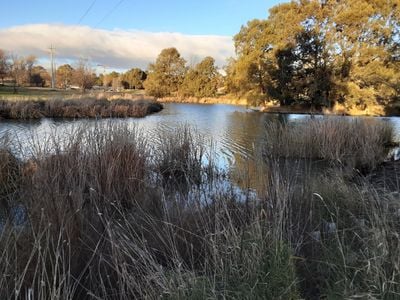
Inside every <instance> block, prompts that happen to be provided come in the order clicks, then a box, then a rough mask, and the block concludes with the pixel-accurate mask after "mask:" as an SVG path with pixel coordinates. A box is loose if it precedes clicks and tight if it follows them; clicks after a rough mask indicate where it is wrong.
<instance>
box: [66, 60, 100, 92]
mask: <svg viewBox="0 0 400 300" xmlns="http://www.w3.org/2000/svg"><path fill="white" fill-rule="evenodd" d="M94 81H95V78H94V76H93V72H92V69H91V68H90V66H89V64H88V63H87V61H85V60H79V62H78V64H77V67H76V68H75V70H74V72H73V79H72V82H73V83H75V84H76V85H78V86H79V87H80V88H81V89H82V91H83V92H84V91H85V90H86V89H90V88H92V86H93V84H94Z"/></svg>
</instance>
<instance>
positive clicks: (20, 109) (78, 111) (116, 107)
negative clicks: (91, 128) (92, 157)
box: [0, 97, 163, 119]
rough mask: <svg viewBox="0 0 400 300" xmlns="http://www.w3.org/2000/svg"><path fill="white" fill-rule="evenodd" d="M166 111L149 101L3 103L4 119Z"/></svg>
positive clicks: (139, 114) (141, 114)
mask: <svg viewBox="0 0 400 300" xmlns="http://www.w3.org/2000/svg"><path fill="white" fill-rule="evenodd" d="M162 108H163V106H162V104H160V103H158V102H156V101H153V100H146V99H141V100H129V99H118V100H107V99H96V98H90V97H85V98H80V99H61V100H8V101H7V100H0V119H39V118H44V117H46V118H111V117H112V118H125V117H144V116H146V115H148V114H151V113H155V112H159V111H160V110H162Z"/></svg>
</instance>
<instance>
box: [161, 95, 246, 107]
mask: <svg viewBox="0 0 400 300" xmlns="http://www.w3.org/2000/svg"><path fill="white" fill-rule="evenodd" d="M158 101H160V102H163V103H196V104H230V105H247V104H248V101H247V100H246V99H244V98H238V97H235V96H230V95H227V96H219V97H211V98H196V97H184V98H182V97H164V98H159V99H158Z"/></svg>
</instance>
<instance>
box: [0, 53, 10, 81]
mask: <svg viewBox="0 0 400 300" xmlns="http://www.w3.org/2000/svg"><path fill="white" fill-rule="evenodd" d="M9 71H10V64H9V57H8V55H7V54H6V53H5V52H4V51H3V50H1V49H0V78H1V84H2V85H4V78H5V77H6V76H7V74H8V72H9Z"/></svg>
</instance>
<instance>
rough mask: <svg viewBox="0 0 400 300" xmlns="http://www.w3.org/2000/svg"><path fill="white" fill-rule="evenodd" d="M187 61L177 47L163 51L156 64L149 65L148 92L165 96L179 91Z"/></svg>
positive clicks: (146, 86) (157, 95)
mask: <svg viewBox="0 0 400 300" xmlns="http://www.w3.org/2000/svg"><path fill="white" fill-rule="evenodd" d="M185 64H186V61H185V60H184V59H183V58H182V57H181V55H180V54H179V52H178V50H176V48H167V49H164V50H162V51H161V53H160V54H159V55H158V57H157V60H156V62H155V63H154V64H150V65H149V72H148V77H147V79H146V81H145V82H144V87H145V89H146V92H147V93H148V94H149V95H151V96H155V97H165V96H170V95H171V94H173V93H175V92H177V91H178V88H179V86H180V85H181V83H182V81H183V79H184V76H185V73H186V67H185Z"/></svg>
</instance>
